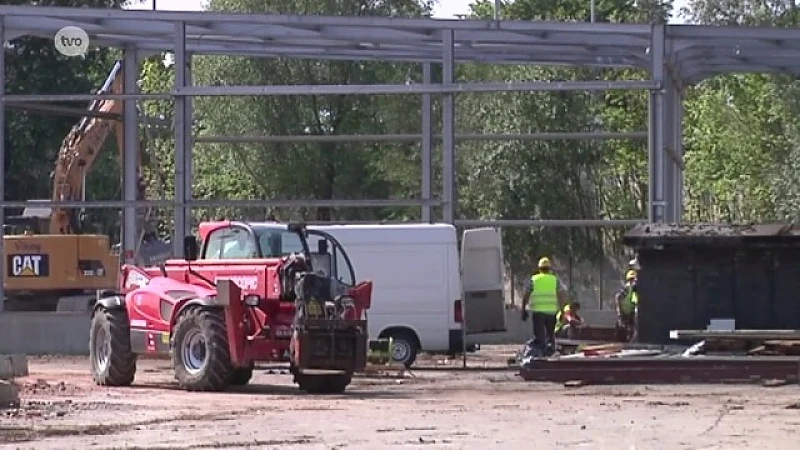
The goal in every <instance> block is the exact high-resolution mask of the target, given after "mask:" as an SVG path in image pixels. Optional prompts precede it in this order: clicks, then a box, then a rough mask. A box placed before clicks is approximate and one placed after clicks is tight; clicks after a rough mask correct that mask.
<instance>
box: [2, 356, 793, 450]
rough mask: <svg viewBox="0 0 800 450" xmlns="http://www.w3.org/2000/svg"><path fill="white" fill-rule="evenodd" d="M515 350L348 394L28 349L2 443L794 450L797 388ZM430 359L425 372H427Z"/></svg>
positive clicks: (270, 378)
mask: <svg viewBox="0 0 800 450" xmlns="http://www.w3.org/2000/svg"><path fill="white" fill-rule="evenodd" d="M513 350H514V349H511V348H509V347H484V349H482V350H481V351H480V352H478V353H477V354H475V355H470V357H469V360H468V361H469V366H470V367H471V368H481V369H485V370H470V371H459V370H455V369H454V367H458V366H460V360H459V361H442V359H441V358H430V357H428V358H423V361H421V364H420V369H418V370H416V371H412V374H410V375H409V374H405V375H402V376H401V377H398V376H397V372H396V371H394V372H392V373H384V374H375V375H365V376H361V377H359V378H358V379H356V380H355V381H354V383H353V385H351V387H350V388H349V389H348V391H347V392H346V393H345V394H344V395H336V396H310V395H306V394H302V393H300V392H299V391H298V389H297V388H296V386H294V385H293V384H292V382H291V376H290V375H288V374H287V373H286V370H285V368H284V367H282V366H271V367H267V366H262V367H259V369H258V370H257V372H256V375H255V377H254V379H253V381H252V383H251V384H250V385H249V386H245V387H243V388H239V389H236V390H234V391H229V392H225V393H188V392H183V391H180V390H177V389H176V386H175V384H174V382H173V378H172V373H171V371H170V368H169V362H168V361H159V360H148V361H141V362H140V363H139V372H138V373H137V378H136V381H135V384H134V386H132V387H129V388H103V387H98V386H95V385H94V384H93V383H92V380H91V377H90V376H89V373H88V365H89V364H88V361H87V359H86V358H75V357H53V358H32V359H31V360H30V371H31V376H29V377H26V378H21V379H18V382H19V384H20V385H21V386H22V387H23V394H22V395H23V404H22V407H21V408H20V409H11V410H9V409H6V410H0V448H20V449H28V448H36V449H59V450H65V449H112V448H119V449H123V448H124V449H204V448H207V449H211V448H263V449H269V448H275V449H277V448H280V449H298V450H299V449H302V450H312V449H314V450H316V449H320V450H321V449H325V450H331V449H336V450H339V449H342V450H356V449H364V450H373V449H383V448H387V449H391V448H403V449H426V450H427V449H477V450H488V449H503V450H510V449H517V448H519V449H523V448H526V449H557V448H575V449H580V448H583V449H592V450H595V449H614V450H618V449H624V450H628V449H658V450H662V449H726V450H728V449H751V448H759V449H771V450H780V449H787V450H788V449H796V448H797V441H798V437H800V388H798V386H796V385H789V386H783V387H763V386H756V385H746V386H733V385H722V386H686V385H684V386H618V387H609V386H605V387H601V386H594V387H590V386H585V387H580V388H566V387H564V386H562V385H559V384H550V383H527V382H524V381H522V380H521V379H520V378H518V377H517V376H515V374H514V372H513V371H512V370H499V368H501V367H502V366H503V365H504V363H505V360H506V358H507V357H508V356H510V355H511V354H512V352H513ZM426 369H427V370H426Z"/></svg>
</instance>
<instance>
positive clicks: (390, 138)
mask: <svg viewBox="0 0 800 450" xmlns="http://www.w3.org/2000/svg"><path fill="white" fill-rule="evenodd" d="M429 95H430V94H423V97H425V96H429ZM422 104H423V109H422V111H423V116H424V113H425V101H424V99H423V103H422ZM423 120H424V119H423ZM423 124H424V121H423ZM425 134H426V133H425V128H424V127H423V133H422V135H419V134H360V135H352V134H351V135H312V134H300V135H294V136H289V135H273V136H266V135H250V136H219V135H205V136H203V135H200V136H197V137H195V139H194V142H195V143H237V144H242V143H256V142H258V143H261V142H268V143H292V142H419V141H422V143H423V146H424V145H425ZM605 139H618V140H623V139H626V140H641V139H647V132H646V131H630V132H627V131H610V132H583V131H576V132H569V131H568V132H542V133H501V134H497V133H485V134H484V133H462V134H456V135H455V140H456V142H462V141H551V140H552V141H557V140H574V141H579V140H605ZM431 140H439V141H441V140H442V135H441V134H435V135H433V136H431ZM431 145H432V144H431ZM424 151H425V150H424V147H423V153H424Z"/></svg>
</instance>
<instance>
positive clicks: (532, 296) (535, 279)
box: [522, 257, 566, 356]
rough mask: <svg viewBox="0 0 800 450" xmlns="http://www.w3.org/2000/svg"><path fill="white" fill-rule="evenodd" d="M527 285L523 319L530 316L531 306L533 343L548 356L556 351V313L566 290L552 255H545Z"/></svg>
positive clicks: (561, 304) (563, 302)
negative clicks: (557, 272)
mask: <svg viewBox="0 0 800 450" xmlns="http://www.w3.org/2000/svg"><path fill="white" fill-rule="evenodd" d="M537 268H538V271H537V272H535V273H534V274H533V275H532V276H531V279H530V282H529V284H528V286H527V288H526V289H525V295H524V296H523V297H522V298H523V299H528V302H523V303H522V320H523V321H525V320H528V309H527V308H528V306H530V309H531V312H532V313H533V345H534V347H536V348H538V349H539V350H540V351H541V352H542V353H543V354H544V355H545V356H550V355H552V354H553V353H555V348H556V340H555V335H554V333H555V327H556V315H557V314H558V311H560V310H561V308H562V306H563V305H564V304H565V303H566V302H565V300H564V299H565V296H566V290H565V289H564V286H563V284H562V283H561V281H560V280H559V279H558V277H557V276H556V275H555V274H554V273H553V272H552V266H551V264H550V259H549V258H547V257H542V258H541V259H539V264H538V265H537Z"/></svg>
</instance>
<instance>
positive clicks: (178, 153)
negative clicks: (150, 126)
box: [172, 21, 189, 256]
mask: <svg viewBox="0 0 800 450" xmlns="http://www.w3.org/2000/svg"><path fill="white" fill-rule="evenodd" d="M185 86H186V23H185V22H180V21H179V22H176V23H175V90H177V91H180V90H182V89H183V88H184V87H185ZM187 144H188V136H187V135H186V97H183V96H180V95H178V96H176V97H175V224H174V226H175V229H174V230H173V237H172V248H173V252H174V255H175V256H180V255H183V238H184V237H185V236H186V229H187V227H188V222H189V220H188V214H187V208H186V197H187V195H186V154H187V153H188V145H187Z"/></svg>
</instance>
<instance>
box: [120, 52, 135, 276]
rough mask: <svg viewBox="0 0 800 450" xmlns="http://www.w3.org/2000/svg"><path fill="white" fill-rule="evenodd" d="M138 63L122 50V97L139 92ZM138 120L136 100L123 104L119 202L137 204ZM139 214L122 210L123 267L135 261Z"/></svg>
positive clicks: (132, 208)
mask: <svg viewBox="0 0 800 450" xmlns="http://www.w3.org/2000/svg"><path fill="white" fill-rule="evenodd" d="M138 79H139V61H138V59H137V55H136V49H134V48H126V49H125V56H124V66H123V82H124V89H125V93H126V94H136V93H137V92H138V90H139V86H138ZM138 130H139V117H138V114H137V112H136V100H125V101H124V113H123V133H124V136H123V149H122V155H123V158H122V185H123V189H122V200H123V201H124V202H135V201H137V200H139V198H138V191H139V164H138V162H139V133H138ZM138 213H139V211H137V209H136V207H135V206H129V205H128V204H126V205H125V206H124V207H123V208H122V255H123V259H124V261H125V263H128V264H132V263H134V262H135V258H136V244H137V242H138V239H137V232H138V231H139V230H138V226H137V225H139V221H138V220H137V217H138Z"/></svg>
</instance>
